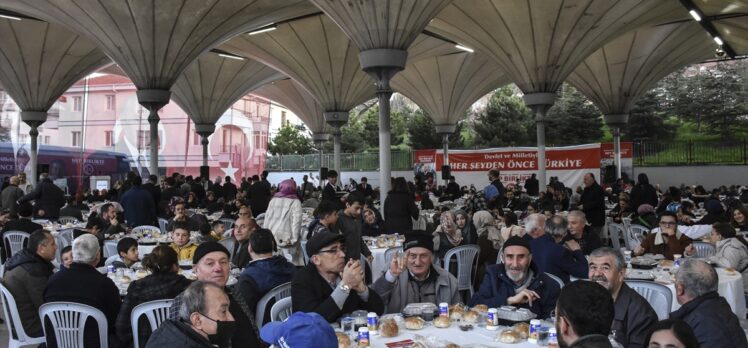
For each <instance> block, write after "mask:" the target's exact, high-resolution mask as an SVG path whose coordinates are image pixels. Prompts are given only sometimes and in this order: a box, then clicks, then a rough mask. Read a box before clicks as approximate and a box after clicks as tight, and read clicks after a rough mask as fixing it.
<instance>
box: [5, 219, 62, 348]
mask: <svg viewBox="0 0 748 348" xmlns="http://www.w3.org/2000/svg"><path fill="white" fill-rule="evenodd" d="M56 251H57V244H56V243H55V238H54V237H53V236H52V234H51V233H49V231H46V230H36V231H34V233H32V234H31V236H30V237H29V244H28V246H27V248H26V249H23V250H21V251H20V252H18V253H17V254H15V255H13V257H11V258H10V260H8V262H7V264H6V265H5V275H4V277H3V283H4V284H5V286H6V287H7V288H8V290H9V291H10V293H11V294H13V297H14V298H15V300H16V308H17V309H18V314H19V315H20V316H21V324H23V330H24V331H26V334H28V335H29V336H31V337H40V336H44V331H43V330H42V324H41V322H40V321H39V306H41V305H42V303H43V302H44V300H43V298H42V292H43V291H44V286H45V285H47V280H49V277H50V276H52V272H53V270H54V266H53V265H52V262H51V261H52V260H54V258H55V252H56Z"/></svg>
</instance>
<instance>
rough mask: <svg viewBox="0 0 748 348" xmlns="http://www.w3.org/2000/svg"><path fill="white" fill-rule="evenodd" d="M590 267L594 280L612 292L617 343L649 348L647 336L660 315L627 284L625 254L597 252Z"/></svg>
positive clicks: (599, 250) (592, 255)
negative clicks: (625, 280)
mask: <svg viewBox="0 0 748 348" xmlns="http://www.w3.org/2000/svg"><path fill="white" fill-rule="evenodd" d="M589 264H590V267H589V270H590V273H589V278H590V280H591V281H593V282H596V283H598V284H600V285H602V286H603V287H605V288H606V289H608V292H610V295H611V296H612V297H613V303H614V305H615V316H614V317H613V325H612V327H611V329H613V330H615V332H616V334H615V336H616V341H617V342H618V343H620V344H621V345H622V346H624V347H631V348H638V347H646V346H647V341H646V339H647V333H648V332H649V328H650V327H652V325H654V324H655V323H657V313H655V311H654V309H652V306H651V305H650V304H649V302H647V300H645V299H644V298H643V297H642V296H641V295H639V294H638V293H637V292H636V291H634V290H633V289H631V288H630V287H629V286H628V285H626V283H625V282H624V281H623V279H624V276H625V275H626V263H625V261H624V258H623V254H621V252H620V251H619V250H615V249H612V248H608V247H603V248H599V249H595V250H593V251H592V253H591V254H590V261H589Z"/></svg>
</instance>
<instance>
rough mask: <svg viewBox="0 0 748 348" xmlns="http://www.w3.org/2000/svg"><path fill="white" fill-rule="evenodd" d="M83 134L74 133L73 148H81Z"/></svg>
mask: <svg viewBox="0 0 748 348" xmlns="http://www.w3.org/2000/svg"><path fill="white" fill-rule="evenodd" d="M81 144H82V141H81V132H80V131H73V146H81Z"/></svg>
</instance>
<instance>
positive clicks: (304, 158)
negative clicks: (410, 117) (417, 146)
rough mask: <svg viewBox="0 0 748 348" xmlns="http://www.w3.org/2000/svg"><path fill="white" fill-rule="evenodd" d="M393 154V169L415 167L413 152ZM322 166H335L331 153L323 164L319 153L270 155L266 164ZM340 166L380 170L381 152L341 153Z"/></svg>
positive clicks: (283, 167) (277, 167) (276, 166)
mask: <svg viewBox="0 0 748 348" xmlns="http://www.w3.org/2000/svg"><path fill="white" fill-rule="evenodd" d="M391 156H392V157H391V162H392V170H410V169H412V168H413V152H411V151H393V152H392V155H391ZM320 167H327V168H332V167H333V155H332V154H331V153H330V154H323V155H322V165H320V156H319V155H318V154H309V155H277V156H270V157H268V159H267V162H266V165H265V168H266V169H267V170H270V171H307V170H309V171H316V170H319V168H320ZM340 167H341V170H345V171H376V170H379V153H341V154H340Z"/></svg>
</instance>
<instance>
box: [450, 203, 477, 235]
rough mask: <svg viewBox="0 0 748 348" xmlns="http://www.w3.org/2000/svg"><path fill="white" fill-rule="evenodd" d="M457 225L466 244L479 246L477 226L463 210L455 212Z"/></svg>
mask: <svg viewBox="0 0 748 348" xmlns="http://www.w3.org/2000/svg"><path fill="white" fill-rule="evenodd" d="M455 223H456V224H457V228H458V229H459V230H460V234H462V238H463V239H464V240H465V244H478V233H477V232H476V231H475V225H474V224H473V221H471V220H470V216H468V213H467V212H466V211H464V210H462V209H458V210H457V211H455Z"/></svg>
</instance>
